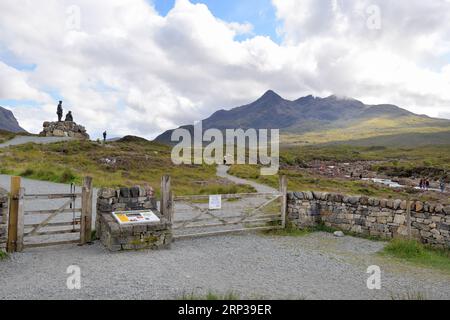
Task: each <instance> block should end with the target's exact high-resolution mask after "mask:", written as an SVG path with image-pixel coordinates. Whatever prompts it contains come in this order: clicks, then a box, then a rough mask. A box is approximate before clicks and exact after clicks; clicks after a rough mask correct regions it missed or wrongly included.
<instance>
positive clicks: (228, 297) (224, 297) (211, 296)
mask: <svg viewBox="0 0 450 320" xmlns="http://www.w3.org/2000/svg"><path fill="white" fill-rule="evenodd" d="M177 300H208V301H232V300H240V297H239V295H237V294H235V293H233V292H229V293H226V294H218V293H214V292H211V291H210V292H208V293H207V294H206V295H197V294H195V293H194V292H192V293H189V294H183V295H182V296H181V297H180V298H178V299H177Z"/></svg>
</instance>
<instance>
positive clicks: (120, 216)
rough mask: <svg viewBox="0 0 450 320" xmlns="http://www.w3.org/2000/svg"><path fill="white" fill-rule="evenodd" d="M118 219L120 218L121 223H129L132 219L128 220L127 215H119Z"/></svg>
mask: <svg viewBox="0 0 450 320" xmlns="http://www.w3.org/2000/svg"><path fill="white" fill-rule="evenodd" d="M117 218H119V220H120V222H128V221H130V219H128V217H127V215H126V214H118V215H117Z"/></svg>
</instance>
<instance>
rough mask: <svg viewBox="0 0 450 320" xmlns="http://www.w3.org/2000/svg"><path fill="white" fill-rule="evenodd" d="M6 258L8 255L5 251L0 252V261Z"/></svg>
mask: <svg viewBox="0 0 450 320" xmlns="http://www.w3.org/2000/svg"><path fill="white" fill-rule="evenodd" d="M7 258H8V254H7V253H6V252H5V251H3V250H0V261H1V260H5V259H7Z"/></svg>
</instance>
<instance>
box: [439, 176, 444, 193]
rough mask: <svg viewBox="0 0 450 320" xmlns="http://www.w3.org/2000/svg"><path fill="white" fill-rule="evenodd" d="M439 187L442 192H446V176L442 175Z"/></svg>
mask: <svg viewBox="0 0 450 320" xmlns="http://www.w3.org/2000/svg"><path fill="white" fill-rule="evenodd" d="M439 188H440V189H441V192H442V193H444V192H445V179H444V177H442V178H441V180H440V181H439Z"/></svg>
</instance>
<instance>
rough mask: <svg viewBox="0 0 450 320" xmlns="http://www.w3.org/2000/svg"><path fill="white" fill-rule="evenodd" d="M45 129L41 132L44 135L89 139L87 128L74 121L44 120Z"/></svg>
mask: <svg viewBox="0 0 450 320" xmlns="http://www.w3.org/2000/svg"><path fill="white" fill-rule="evenodd" d="M43 127H44V130H43V131H42V132H41V133H40V134H39V135H40V136H43V137H70V138H75V139H80V140H89V135H88V134H87V133H86V129H85V128H84V127H83V126H81V125H78V124H76V123H75V122H72V121H60V122H58V121H55V122H48V121H46V122H44V124H43Z"/></svg>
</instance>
